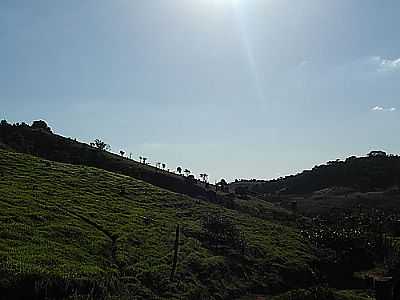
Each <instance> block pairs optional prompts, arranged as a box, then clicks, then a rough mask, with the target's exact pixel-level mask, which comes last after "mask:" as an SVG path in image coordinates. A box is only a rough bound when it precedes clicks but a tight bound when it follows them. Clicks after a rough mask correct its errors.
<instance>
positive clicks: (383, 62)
mask: <svg viewBox="0 0 400 300" xmlns="http://www.w3.org/2000/svg"><path fill="white" fill-rule="evenodd" d="M369 61H370V62H371V63H372V64H373V65H374V66H375V67H376V70H377V71H378V72H394V71H400V58H397V59H393V60H391V59H386V58H383V57H381V56H372V57H370V59H369Z"/></svg>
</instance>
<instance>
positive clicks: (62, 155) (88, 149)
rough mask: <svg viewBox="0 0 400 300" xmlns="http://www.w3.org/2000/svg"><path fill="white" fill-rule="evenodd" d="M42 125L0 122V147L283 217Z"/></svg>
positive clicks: (250, 200) (256, 202)
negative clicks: (39, 126)
mask: <svg viewBox="0 0 400 300" xmlns="http://www.w3.org/2000/svg"><path fill="white" fill-rule="evenodd" d="M43 125H44V126H46V128H45V129H37V128H34V127H33V126H28V125H26V124H24V123H22V124H13V125H11V124H8V123H7V122H6V121H2V122H0V149H1V148H3V149H13V150H15V151H18V152H22V153H27V154H33V155H35V156H38V157H42V158H45V159H49V160H52V161H57V162H62V163H70V164H76V165H85V166H91V167H96V168H100V169H104V170H107V171H111V172H115V173H119V174H123V175H127V176H130V177H133V178H136V179H139V180H143V181H145V182H148V183H150V184H152V185H155V186H158V187H161V188H165V189H167V190H170V191H172V192H176V193H180V194H185V195H188V196H190V197H196V198H199V199H203V200H208V201H210V202H213V203H216V204H219V205H221V206H224V207H228V208H231V209H232V208H233V209H236V210H239V211H241V212H245V213H249V214H251V215H253V216H256V217H261V218H263V217H265V214H264V213H265V212H266V211H271V210H274V213H275V215H276V216H278V217H280V218H281V219H285V218H287V214H288V212H287V211H284V210H282V209H277V208H276V207H275V208H274V207H271V204H269V203H267V202H265V201H262V200H259V199H257V198H254V197H250V198H248V197H246V200H245V201H243V199H239V198H238V195H235V194H233V193H229V191H224V192H222V191H221V190H219V191H216V190H215V186H213V185H211V184H206V183H203V182H200V181H199V180H196V179H193V178H189V177H187V176H183V175H178V174H175V173H172V172H168V171H165V170H161V169H160V168H156V167H153V166H150V165H148V164H144V163H139V162H137V161H135V160H133V159H128V158H126V157H122V156H120V155H116V154H113V153H110V152H107V151H101V150H99V149H97V148H96V147H92V146H89V145H87V144H85V143H81V142H78V141H76V140H72V139H69V138H66V137H63V136H60V135H57V134H54V133H52V132H51V131H50V129H49V128H48V127H47V125H46V123H44V124H43ZM282 217H283V218H282Z"/></svg>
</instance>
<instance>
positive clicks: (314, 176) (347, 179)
mask: <svg viewBox="0 0 400 300" xmlns="http://www.w3.org/2000/svg"><path fill="white" fill-rule="evenodd" d="M399 183H400V157H399V156H397V155H387V154H386V153H385V152H383V151H372V152H370V153H369V154H368V155H367V156H365V157H355V156H352V157H349V158H347V159H346V160H345V161H340V160H336V161H330V162H328V163H326V164H324V165H320V166H315V167H314V168H313V169H312V170H306V171H303V172H302V173H300V174H297V175H292V176H287V177H284V178H279V179H275V180H270V181H256V180H249V181H240V182H235V183H232V184H231V185H230V186H231V189H233V190H234V189H239V191H243V190H244V191H246V190H247V191H250V192H254V193H262V194H270V193H271V194H275V193H280V194H307V193H311V192H314V191H318V190H322V189H325V188H329V187H347V188H352V189H355V190H358V191H364V192H365V191H376V190H383V189H388V188H397V187H398V185H399Z"/></svg>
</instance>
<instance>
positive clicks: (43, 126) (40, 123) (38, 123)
mask: <svg viewBox="0 0 400 300" xmlns="http://www.w3.org/2000/svg"><path fill="white" fill-rule="evenodd" d="M31 127H32V129H39V130H43V131H47V132H51V129H50V127H49V126H47V123H46V122H45V121H43V120H39V121H33V123H32V126H31Z"/></svg>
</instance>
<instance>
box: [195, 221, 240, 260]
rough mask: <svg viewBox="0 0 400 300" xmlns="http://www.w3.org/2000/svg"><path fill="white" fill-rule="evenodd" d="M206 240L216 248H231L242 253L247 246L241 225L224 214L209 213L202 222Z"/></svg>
mask: <svg viewBox="0 0 400 300" xmlns="http://www.w3.org/2000/svg"><path fill="white" fill-rule="evenodd" d="M202 228H203V233H204V237H205V240H206V241H207V242H208V243H209V244H210V245H211V246H212V247H214V248H215V249H225V248H231V249H235V250H240V251H241V252H242V253H243V252H244V251H245V249H246V248H247V243H246V241H245V239H244V236H243V234H242V232H241V231H240V229H239V227H237V226H236V224H235V223H234V222H233V221H232V220H230V219H229V218H226V217H224V216H222V215H207V216H206V217H205V218H204V219H203V222H202Z"/></svg>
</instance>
